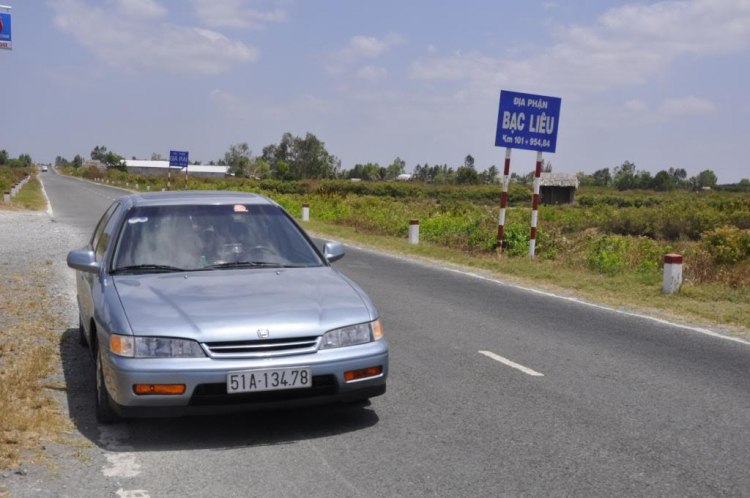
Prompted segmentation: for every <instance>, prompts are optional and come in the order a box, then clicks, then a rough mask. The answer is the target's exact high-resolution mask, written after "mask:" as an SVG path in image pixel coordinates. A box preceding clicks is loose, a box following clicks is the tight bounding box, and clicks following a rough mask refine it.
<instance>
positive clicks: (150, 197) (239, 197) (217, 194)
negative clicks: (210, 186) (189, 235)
mask: <svg viewBox="0 0 750 498" xmlns="http://www.w3.org/2000/svg"><path fill="white" fill-rule="evenodd" d="M118 200H119V201H121V202H123V203H125V204H129V205H131V206H192V205H196V206H197V205H202V206H221V205H226V204H259V205H271V206H278V204H276V203H275V202H274V201H272V200H271V199H269V198H268V197H264V196H262V195H259V194H253V193H250V192H236V191H231V190H222V191H217V190H184V191H174V192H150V193H142V194H141V193H139V194H130V195H125V196H122V197H120V198H119V199H118Z"/></svg>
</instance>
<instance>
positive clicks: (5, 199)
mask: <svg viewBox="0 0 750 498" xmlns="http://www.w3.org/2000/svg"><path fill="white" fill-rule="evenodd" d="M3 202H4V203H5V204H8V203H9V202H10V192H7V191H6V192H3Z"/></svg>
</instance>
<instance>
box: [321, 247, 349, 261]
mask: <svg viewBox="0 0 750 498" xmlns="http://www.w3.org/2000/svg"><path fill="white" fill-rule="evenodd" d="M324 254H325V256H326V259H327V260H328V262H329V263H333V262H334V261H338V260H340V259H341V258H343V257H344V254H345V252H344V244H342V243H341V242H326V246H325V250H324Z"/></svg>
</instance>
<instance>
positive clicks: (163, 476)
mask: <svg viewBox="0 0 750 498" xmlns="http://www.w3.org/2000/svg"><path fill="white" fill-rule="evenodd" d="M42 177H43V180H44V185H45V188H46V191H47V194H48V195H49V198H50V200H51V203H52V208H53V210H54V218H55V219H56V221H58V222H60V223H67V224H72V225H74V226H76V227H78V228H81V229H82V230H84V231H86V232H87V233H88V232H90V231H91V230H92V229H93V226H94V224H95V223H96V221H97V219H98V217H99V216H100V215H101V213H102V212H103V211H104V210H105V209H106V208H107V207H108V205H109V204H110V203H111V202H112V200H113V199H115V198H116V197H117V196H119V195H121V194H122V191H119V190H115V189H112V188H108V187H105V186H100V185H94V184H91V183H84V182H81V181H77V180H75V179H70V178H64V177H59V176H57V175H56V174H54V173H49V174H45V175H42ZM337 266H338V267H339V268H340V269H341V270H342V271H343V272H344V273H346V274H347V275H348V276H350V277H351V278H353V279H354V280H355V281H356V282H357V283H359V284H360V285H361V286H362V287H363V288H364V289H365V291H366V292H367V293H368V294H369V295H370V297H371V298H372V300H373V301H374V302H375V304H376V306H377V307H378V309H379V311H380V313H381V317H382V319H383V323H384V325H385V330H386V334H387V338H388V341H389V344H390V347H391V376H390V379H389V385H388V393H387V394H386V395H385V396H382V397H380V398H375V399H374V400H373V402H372V405H371V406H369V407H366V408H334V409H331V408H322V409H314V410H311V409H307V410H301V411H291V412H281V413H262V414H243V415H236V416H231V417H204V418H187V419H176V420H145V421H131V422H128V423H126V424H122V425H120V426H119V427H115V428H102V427H98V426H97V425H96V424H95V423H94V422H93V419H92V417H91V414H90V413H89V412H90V410H88V409H86V410H83V409H79V410H76V415H75V416H74V418H75V420H74V422H75V423H76V425H77V427H78V429H79V430H80V431H81V432H82V433H83V434H84V435H85V436H86V437H87V438H89V439H90V440H91V441H93V442H94V443H95V444H96V445H97V446H98V447H99V448H101V449H102V451H103V452H106V455H107V460H108V462H109V465H110V466H109V467H108V469H109V470H107V469H104V474H105V478H108V479H117V480H118V483H117V486H115V488H117V487H118V486H119V487H121V488H122V489H125V490H144V492H145V494H144V495H141V496H151V497H162V496H272V495H273V496H304V497H311V496H321V497H331V496H381V497H390V496H433V495H435V496H451V497H452V496H602V497H604V496H625V495H629V496H680V497H685V496H750V345H747V344H743V343H738V342H732V341H728V340H724V339H720V338H715V337H710V336H706V335H703V334H700V333H697V332H694V331H690V330H686V329H684V328H680V327H675V326H672V325H667V324H660V323H657V322H654V321H651V320H646V319H643V318H638V317H632V316H627V315H622V314H618V313H615V312H613V311H609V310H605V309H598V308H594V307H591V306H586V305H583V304H577V303H572V302H569V301H566V300H563V299H559V298H555V297H548V296H544V295H540V294H536V293H532V292H529V291H524V290H520V289H516V288H513V287H509V286H503V285H498V284H496V283H492V282H488V281H484V280H480V279H476V278H472V277H469V276H466V275H461V274H458V273H454V272H449V271H446V270H441V269H439V268H433V267H430V266H426V265H421V264H416V263H413V262H408V261H403V260H399V259H396V258H391V257H386V256H380V255H377V254H373V253H371V252H365V251H360V250H354V249H350V250H348V254H347V257H346V258H344V259H343V260H342V261H341V262H340V263H337ZM69 332H70V331H69ZM479 351H488V352H491V353H493V354H494V355H499V357H501V358H505V359H508V360H511V361H512V362H515V363H516V364H518V365H521V366H523V367H526V368H527V369H532V370H530V371H527V372H524V371H522V370H520V369H518V368H515V367H512V366H509V365H507V364H506V363H503V362H501V361H497V360H496V359H494V358H493V357H492V355H485V354H480V353H479ZM80 355H84V352H83V350H80ZM68 361H71V360H70V358H68ZM84 361H87V360H84ZM71 364H72V365H74V366H75V365H76V364H80V361H79V362H78V363H76V362H72V363H71ZM76 368H77V367H76ZM78 369H79V370H81V371H82V372H88V370H82V369H80V368H78ZM69 370H71V371H72V370H75V368H71V369H69ZM71 371H69V372H68V373H67V377H68V384H69V386H68V389H69V393H68V396H69V399H70V400H71V405H76V406H78V407H79V408H80V407H81V406H83V407H85V408H90V401H89V394H90V393H89V392H88V390H85V392H83V389H82V388H80V387H79V384H81V383H85V382H88V381H87V380H86V381H84V380H81V379H79V378H76V377H75V375H76V374H75V372H71ZM534 372H537V373H541V374H543V376H539V375H536V376H533V375H529V373H534ZM79 375H84V373H80V374H79ZM128 468H133V469H137V471H134V472H131V473H130V474H132V475H129V474H128ZM113 469H114V470H113ZM101 477H102V476H101V475H98V477H97V479H98V478H101ZM92 479H93V477H92ZM92 482H93V481H92ZM80 493H81V496H88V495H89V494H90V495H91V496H103V495H102V494H100V493H97V492H96V491H95V490H89V488H88V487H87V485H86V484H85V483H82V485H81V488H80ZM122 493H125V491H123V492H122ZM125 496H138V495H127V494H125Z"/></svg>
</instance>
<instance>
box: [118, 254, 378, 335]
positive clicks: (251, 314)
mask: <svg viewBox="0 0 750 498" xmlns="http://www.w3.org/2000/svg"><path fill="white" fill-rule="evenodd" d="M113 280H114V282H115V287H116V288H117V292H118V294H119V296H120V301H121V302H122V306H123V308H124V310H125V314H126V315H127V317H128V322H129V323H130V326H131V329H132V332H133V334H135V335H142V336H161V337H183V338H188V339H194V340H197V341H200V342H216V341H237V340H252V339H257V338H258V329H268V331H269V334H270V336H269V337H270V338H271V339H281V338H289V337H303V336H313V335H316V336H317V335H321V334H323V333H324V332H326V331H328V330H332V329H335V328H338V327H344V326H347V325H352V324H356V323H363V322H367V321H370V320H372V319H374V318H375V317H371V316H370V312H369V311H368V308H367V306H366V305H365V302H364V301H363V299H362V297H360V295H359V293H358V292H357V291H356V290H355V289H354V288H353V287H352V286H351V285H350V284H349V283H348V282H347V281H346V280H345V279H344V278H343V277H342V276H341V275H339V274H338V272H336V271H335V270H334V269H332V268H330V267H319V268H288V269H278V270H277V269H260V268H257V269H242V270H240V269H232V270H215V271H199V272H190V273H157V274H148V275H117V276H114V277H113Z"/></svg>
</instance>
